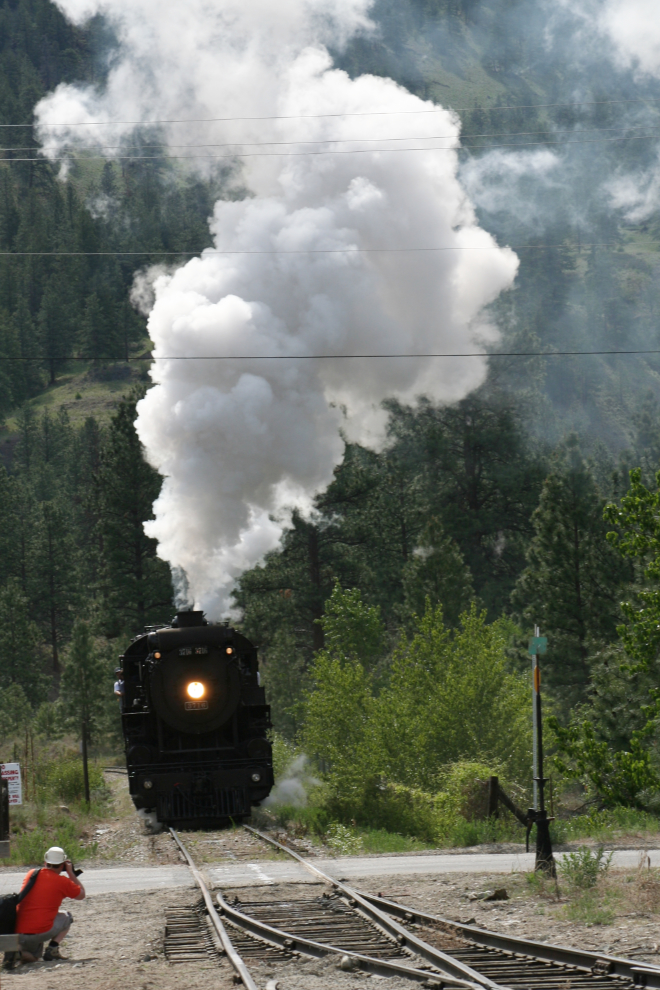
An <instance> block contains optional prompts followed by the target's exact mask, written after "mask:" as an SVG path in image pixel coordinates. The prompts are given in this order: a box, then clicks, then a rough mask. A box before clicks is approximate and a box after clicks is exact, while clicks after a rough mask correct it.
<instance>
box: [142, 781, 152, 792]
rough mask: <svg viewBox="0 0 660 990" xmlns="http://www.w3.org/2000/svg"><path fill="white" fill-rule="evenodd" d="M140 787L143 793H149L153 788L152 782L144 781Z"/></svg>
mask: <svg viewBox="0 0 660 990" xmlns="http://www.w3.org/2000/svg"><path fill="white" fill-rule="evenodd" d="M142 786H143V787H144V789H145V791H150V790H151V788H152V787H153V786H154V784H153V781H152V780H145V781H144V782H143V784H142Z"/></svg>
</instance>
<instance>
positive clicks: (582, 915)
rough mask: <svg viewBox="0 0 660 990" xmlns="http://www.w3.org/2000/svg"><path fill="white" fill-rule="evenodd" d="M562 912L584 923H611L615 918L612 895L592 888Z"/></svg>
mask: <svg viewBox="0 0 660 990" xmlns="http://www.w3.org/2000/svg"><path fill="white" fill-rule="evenodd" d="M562 914H563V915H564V917H565V918H566V919H567V920H568V921H576V922H579V923H580V924H582V925H611V924H612V922H613V921H614V918H615V911H614V907H613V905H612V903H611V897H610V896H609V895H607V894H603V893H602V892H601V891H598V890H595V889H594V888H591V889H590V890H585V891H584V892H583V893H581V894H580V896H579V897H577V898H576V899H575V900H573V901H571V902H570V904H567V905H566V907H565V908H564V909H563V911H562Z"/></svg>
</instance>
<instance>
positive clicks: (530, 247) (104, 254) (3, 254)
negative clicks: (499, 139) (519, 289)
mask: <svg viewBox="0 0 660 990" xmlns="http://www.w3.org/2000/svg"><path fill="white" fill-rule="evenodd" d="M573 246H575V247H579V248H580V249H582V248H596V247H600V248H603V247H604V248H607V247H621V246H622V245H621V242H619V241H601V242H580V244H579V245H569V244H566V243H563V244H489V245H487V246H484V247H461V246H458V245H449V246H446V247H400V248H359V247H352V246H349V247H343V248H301V249H300V250H288V251H279V250H278V251H265V250H264V251H251V250H244V251H240V250H227V251H223V250H220V249H218V248H200V249H199V250H198V251H160V250H158V249H157V248H151V249H149V250H145V251H0V258H144V257H151V256H153V255H158V256H159V257H162V258H198V257H200V255H201V254H204V255H206V256H209V255H218V256H222V255H276V254H277V255H280V254H281V255H289V254H293V255H298V254H305V255H307V254H312V255H313V254H414V253H425V252H428V253H434V252H444V251H502V250H503V249H504V248H509V249H510V250H511V251H547V250H553V249H562V248H568V247H573Z"/></svg>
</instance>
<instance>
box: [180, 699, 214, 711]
mask: <svg viewBox="0 0 660 990" xmlns="http://www.w3.org/2000/svg"><path fill="white" fill-rule="evenodd" d="M208 707H209V703H208V701H186V703H185V709H186V711H187V712H199V711H201V710H202V709H203V708H208Z"/></svg>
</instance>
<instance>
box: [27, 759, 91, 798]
mask: <svg viewBox="0 0 660 990" xmlns="http://www.w3.org/2000/svg"><path fill="white" fill-rule="evenodd" d="M37 785H38V786H40V787H41V788H43V789H44V790H45V791H46V792H47V793H50V794H51V795H52V796H53V797H56V798H60V799H62V800H63V801H80V800H81V799H82V798H83V797H84V794H85V783H84V777H83V765H82V760H81V759H80V758H79V757H73V758H68V759H61V760H51V761H50V762H48V763H42V764H41V765H40V766H39V767H38V768H37ZM89 789H90V792H97V793H98V792H101V793H102V792H103V791H104V790H105V782H104V780H103V772H102V770H101V768H100V766H99V765H98V764H97V763H92V762H90V763H89Z"/></svg>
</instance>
